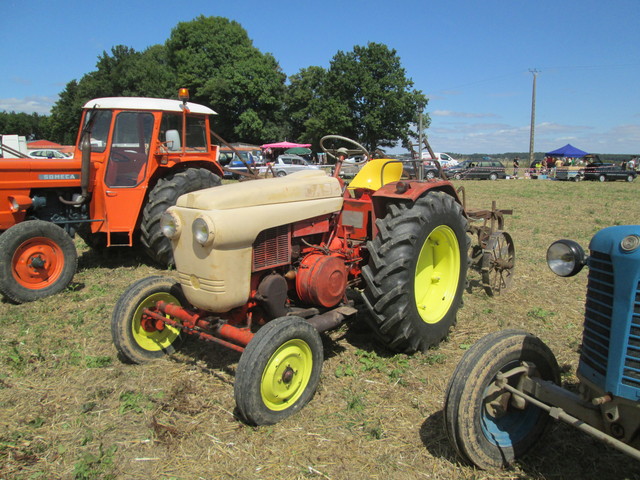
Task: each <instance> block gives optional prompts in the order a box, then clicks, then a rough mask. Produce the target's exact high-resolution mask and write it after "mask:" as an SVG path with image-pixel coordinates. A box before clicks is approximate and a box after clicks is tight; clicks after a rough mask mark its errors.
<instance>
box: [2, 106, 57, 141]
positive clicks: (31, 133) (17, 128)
mask: <svg viewBox="0 0 640 480" xmlns="http://www.w3.org/2000/svg"><path fill="white" fill-rule="evenodd" d="M48 120H49V117H47V116H46V115H39V114H37V113H16V112H0V133H3V134H12V135H22V136H24V137H26V138H27V140H33V139H38V138H44V137H45V136H46V135H47V134H48V128H49V123H48Z"/></svg>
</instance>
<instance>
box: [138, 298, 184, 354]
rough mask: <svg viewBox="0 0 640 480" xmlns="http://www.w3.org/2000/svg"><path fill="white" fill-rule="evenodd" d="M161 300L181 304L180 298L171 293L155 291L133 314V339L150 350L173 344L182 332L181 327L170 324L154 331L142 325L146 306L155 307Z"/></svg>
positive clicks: (141, 346) (157, 349)
mask: <svg viewBox="0 0 640 480" xmlns="http://www.w3.org/2000/svg"><path fill="white" fill-rule="evenodd" d="M161 300H162V301H163V302H166V303H173V304H175V305H180V302H179V301H178V299H177V298H175V297H174V296H173V295H171V294H169V293H164V292H161V293H154V294H153V295H149V296H148V297H147V298H145V299H144V301H142V302H140V305H138V308H137V309H136V312H135V313H134V314H133V320H132V321H131V333H132V334H133V339H134V340H135V341H136V343H137V344H138V345H139V346H140V348H142V349H144V350H147V351H149V352H157V351H160V350H164V349H165V348H167V347H169V346H171V344H172V343H173V342H175V340H176V338H178V335H179V334H180V330H179V329H177V328H175V327H172V326H170V325H165V326H164V328H163V329H162V330H153V331H149V330H145V329H144V327H143V326H142V312H143V310H144V309H145V308H150V309H152V308H154V307H155V305H156V303H157V302H159V301H161ZM167 317H168V315H167Z"/></svg>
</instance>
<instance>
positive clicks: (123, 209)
mask: <svg viewBox="0 0 640 480" xmlns="http://www.w3.org/2000/svg"><path fill="white" fill-rule="evenodd" d="M182 100H183V101H176V100H168V99H154V98H132V97H125V98H120V97H115V98H98V99H94V100H91V101H90V102H88V103H87V104H86V105H85V106H84V116H83V121H82V125H83V128H82V129H81V130H80V133H79V135H78V147H77V150H78V151H79V152H78V153H76V157H77V158H80V156H82V155H83V153H82V142H83V136H84V135H88V136H89V141H88V144H89V145H90V165H91V168H90V172H91V173H90V181H89V190H90V191H91V192H92V198H91V204H90V209H91V217H92V218H93V219H94V221H93V222H92V224H91V232H92V233H103V234H106V240H107V242H106V244H107V246H111V245H127V246H131V245H132V244H133V239H134V230H135V229H136V228H137V226H138V224H139V219H140V210H141V207H142V205H143V203H144V201H145V198H146V196H147V195H148V191H149V190H151V189H152V188H153V186H154V185H155V184H156V183H157V181H158V179H159V178H161V177H163V176H165V175H166V174H167V173H168V172H169V171H171V170H181V169H183V168H185V166H186V165H188V164H193V163H194V162H201V163H203V164H207V165H209V166H212V165H214V164H215V165H216V167H217V168H216V169H215V171H214V173H216V174H218V175H220V176H221V172H219V171H218V170H219V167H218V166H217V164H216V161H217V158H218V147H217V146H216V145H212V144H211V142H210V136H209V128H210V125H209V116H210V115H213V114H215V112H214V111H213V110H211V109H210V108H208V107H205V106H202V105H197V104H192V103H188V102H187V101H186V99H182ZM85 155H86V154H85Z"/></svg>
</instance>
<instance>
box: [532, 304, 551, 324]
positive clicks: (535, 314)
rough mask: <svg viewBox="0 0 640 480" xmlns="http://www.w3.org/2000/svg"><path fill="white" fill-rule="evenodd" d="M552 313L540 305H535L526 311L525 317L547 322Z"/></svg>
mask: <svg viewBox="0 0 640 480" xmlns="http://www.w3.org/2000/svg"><path fill="white" fill-rule="evenodd" d="M554 315H555V313H554V312H551V311H549V310H545V309H544V308H542V307H535V308H533V309H531V310H529V311H528V312H527V318H530V319H532V320H539V321H541V322H542V323H547V321H548V320H549V317H552V316H554Z"/></svg>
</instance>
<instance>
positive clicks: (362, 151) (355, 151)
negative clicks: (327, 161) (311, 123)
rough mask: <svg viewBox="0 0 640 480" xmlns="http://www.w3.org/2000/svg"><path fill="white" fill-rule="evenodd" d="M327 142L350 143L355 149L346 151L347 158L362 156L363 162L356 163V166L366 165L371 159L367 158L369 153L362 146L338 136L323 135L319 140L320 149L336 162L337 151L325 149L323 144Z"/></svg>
mask: <svg viewBox="0 0 640 480" xmlns="http://www.w3.org/2000/svg"><path fill="white" fill-rule="evenodd" d="M328 140H341V141H343V142H347V143H350V144H351V145H353V146H354V147H356V148H349V149H347V152H348V154H349V156H353V155H358V154H362V155H364V157H365V160H364V161H363V162H358V163H356V165H360V164H363V163H366V162H367V161H368V160H370V158H371V157H370V156H369V152H368V151H367V149H366V148H364V147H363V146H362V145H360V144H359V143H358V142H356V141H355V140H351V139H350V138H347V137H342V136H340V135H325V136H324V137H322V138H321V139H320V148H321V149H322V151H323V152H324V153H326V154H327V155H329V156H330V157H331V158H333V159H334V160H338V149H336V148H327V147H325V145H324V143H325V141H328Z"/></svg>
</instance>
